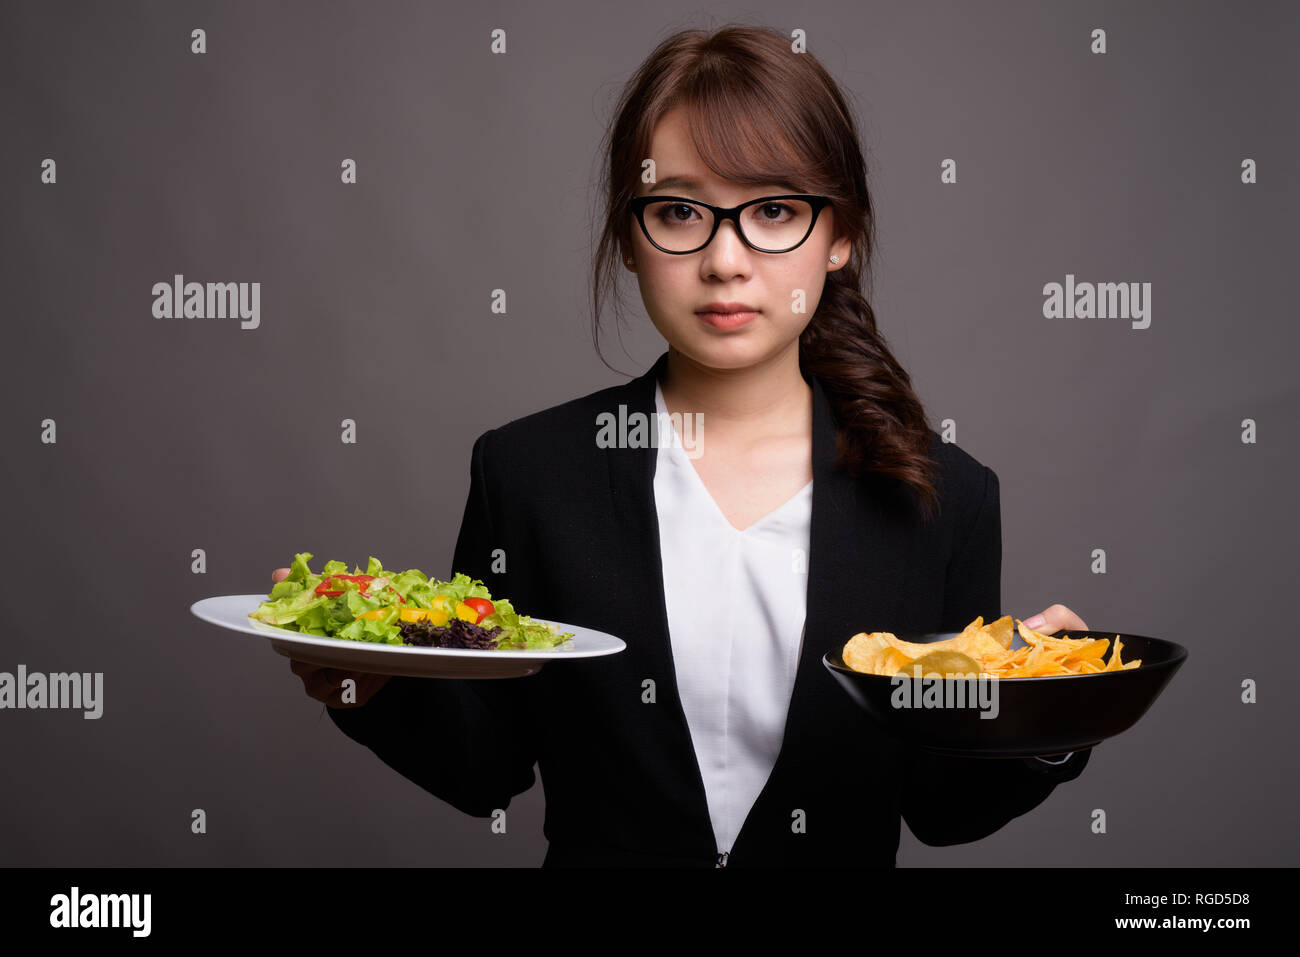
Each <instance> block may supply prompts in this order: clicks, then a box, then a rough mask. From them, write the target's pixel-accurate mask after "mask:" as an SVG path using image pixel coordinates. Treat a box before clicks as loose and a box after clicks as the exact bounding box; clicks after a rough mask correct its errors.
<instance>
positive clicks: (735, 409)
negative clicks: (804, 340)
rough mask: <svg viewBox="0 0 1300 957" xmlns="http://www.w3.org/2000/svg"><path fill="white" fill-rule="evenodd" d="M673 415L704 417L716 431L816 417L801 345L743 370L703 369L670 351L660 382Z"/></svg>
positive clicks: (793, 346)
mask: <svg viewBox="0 0 1300 957" xmlns="http://www.w3.org/2000/svg"><path fill="white" fill-rule="evenodd" d="M659 388H660V391H661V392H662V393H663V396H664V404H665V405H667V406H668V411H669V412H701V413H704V415H705V421H708V422H711V423H713V424H714V426H715V427H716V426H718V425H721V426H724V427H736V428H740V429H743V428H744V427H745V426H746V425H760V424H761V425H762V426H764V427H767V426H769V425H770V424H771V423H772V422H773V420H778V419H787V418H788V419H789V420H791V421H793V422H803V421H804V420H807V419H809V418H810V415H811V411H810V410H811V408H812V387H811V386H810V385H809V384H808V382H807V381H806V380H805V379H804V377H803V375H802V374H801V373H800V371H799V343H798V342H797V341H796V342H792V343H791V344H790V348H788V349H786V350H784V351H783V352H780V353H778V354H777V355H775V356H772V357H771V358H769V359H765V360H763V361H762V362H759V363H756V364H755V365H752V366H746V367H745V368H743V369H713V368H709V367H707V366H702V365H700V364H699V363H698V362H696V361H695V360H693V359H691V358H690V357H689V356H686V355H684V354H683V353H682V352H680V351H678V350H677V349H674V348H672V347H671V346H670V347H669V348H668V363H667V368H666V369H665V371H664V378H663V380H662V381H661V382H660V383H659Z"/></svg>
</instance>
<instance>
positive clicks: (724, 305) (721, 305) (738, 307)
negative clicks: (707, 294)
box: [695, 302, 758, 316]
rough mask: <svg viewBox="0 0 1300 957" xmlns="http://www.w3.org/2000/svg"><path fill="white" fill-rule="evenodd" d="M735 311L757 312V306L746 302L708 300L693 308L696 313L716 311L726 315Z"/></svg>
mask: <svg viewBox="0 0 1300 957" xmlns="http://www.w3.org/2000/svg"><path fill="white" fill-rule="evenodd" d="M737 312H758V307H757V306H751V305H750V304H749V303H747V302H710V303H707V304H705V305H703V306H700V308H699V309H696V310H695V314H696V315H702V314H704V313H717V314H718V315H723V316H726V315H732V314H734V313H737Z"/></svg>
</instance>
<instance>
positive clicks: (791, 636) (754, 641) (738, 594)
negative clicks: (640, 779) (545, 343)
mask: <svg viewBox="0 0 1300 957" xmlns="http://www.w3.org/2000/svg"><path fill="white" fill-rule="evenodd" d="M655 406H656V407H657V410H658V412H659V423H660V428H659V447H658V451H657V453H656V465H655V478H654V494H655V507H656V510H657V511H658V513H659V541H660V546H661V550H662V557H663V573H664V597H665V600H666V602H667V610H668V630H669V637H670V639H671V644H672V652H673V664H674V668H675V671H676V675H677V688H678V691H679V692H680V695H681V701H682V708H683V710H684V711H685V712H686V721H687V724H688V725H689V726H690V731H691V741H692V743H693V744H694V746H695V756H696V759H697V760H698V762H699V765H700V773H701V775H702V776H703V778H704V790H705V794H706V796H707V798H708V805H709V816H710V818H711V819H712V822H713V834H714V837H715V839H716V840H717V846H718V850H719V851H727V852H730V850H731V846H732V844H733V842H734V841H735V840H736V836H737V835H738V834H739V833H740V828H741V825H742V824H744V822H745V818H746V817H748V815H749V811H750V808H751V807H753V804H754V801H755V800H756V799H757V798H758V794H759V792H760V791H762V789H763V786H764V785H765V784H766V783H767V778H768V775H769V774H770V773H771V771H772V765H773V764H774V763H775V762H776V756H777V753H778V752H779V751H780V748H781V739H782V737H783V735H784V731H785V718H786V713H787V712H788V711H789V708H790V694H791V692H792V690H793V688H794V676H795V669H796V667H797V665H798V663H799V652H800V646H801V645H802V643H803V627H804V617H805V613H806V611H807V589H808V574H807V568H808V546H809V528H810V525H811V521H812V482H809V483H808V484H807V485H805V486H804V487H803V488H802V489H801V490H800V491H798V492H797V493H795V495H794V496H793V497H792V498H790V499H788V500H787V501H786V502H785V503H784V504H782V505H780V506H779V507H777V508H776V509H774V510H773V511H771V512H769V513H768V514H767V515H765V516H763V517H762V518H761V519H759V520H758V521H757V522H755V523H754V524H753V525H750V526H749V527H748V528H746V529H744V530H743V531H742V530H739V529H737V528H736V527H735V526H733V525H732V524H731V523H730V522H728V521H727V519H726V516H724V515H723V514H722V510H721V509H720V508H718V505H717V503H716V502H715V501H714V500H713V497H712V496H711V495H710V494H709V491H708V489H707V488H706V487H705V485H704V482H703V480H702V479H701V478H700V476H699V473H698V472H696V471H695V466H694V464H692V461H691V457H690V455H689V454H688V452H690V451H691V447H692V446H693V445H694V443H695V442H697V441H698V439H699V436H698V435H694V436H692V432H691V431H689V430H688V429H686V428H685V427H684V428H683V429H682V433H683V434H685V435H686V436H687V437H688V441H687V443H686V444H687V448H683V447H682V438H681V435H679V434H678V432H677V431H676V429H675V428H674V427H673V425H672V423H671V420H669V419H668V418H667V416H668V407H667V405H666V404H665V403H664V398H663V392H662V391H661V390H660V388H659V385H658V383H656V384H655Z"/></svg>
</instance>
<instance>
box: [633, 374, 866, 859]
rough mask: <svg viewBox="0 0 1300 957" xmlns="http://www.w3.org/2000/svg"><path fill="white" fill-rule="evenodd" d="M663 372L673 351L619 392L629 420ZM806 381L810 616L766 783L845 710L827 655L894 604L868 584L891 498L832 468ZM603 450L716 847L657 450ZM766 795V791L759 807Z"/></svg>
mask: <svg viewBox="0 0 1300 957" xmlns="http://www.w3.org/2000/svg"><path fill="white" fill-rule="evenodd" d="M667 365H668V353H667V352H664V353H663V354H662V355H660V357H659V359H658V360H657V361H656V362H655V364H654V365H653V366H652V367H651V368H650V370H649V371H647V372H646V373H645V374H644V375H641V376H639V377H637V378H636V379H633V380H631V381H630V382H628V383H627V384H626V385H625V386H623V387H622V389H621V390H620V396H626V402H627V406H628V408H627V413H628V414H629V415H631V414H632V413H633V412H642V413H644V414H645V415H646V417H647V419H648V420H651V419H653V418H654V416H655V413H656V406H655V395H654V393H655V384H656V381H657V380H658V378H659V377H660V376H662V374H663V372H664V371H665V370H666V368H667ZM810 382H811V385H812V390H813V443H812V460H813V461H812V466H813V494H812V519H811V527H810V532H809V552H810V554H809V556H808V563H807V569H808V584H807V593H806V594H807V612H806V617H805V625H804V635H803V639H802V642H801V645H800V651H799V662H798V667H797V669H796V671H795V681H794V689H793V692H792V695H791V699H790V707H789V711H788V712H787V715H786V723H785V733H784V736H783V738H782V743H781V749H780V752H779V753H778V755H777V759H776V764H775V766H774V767H773V770H772V774H771V775H770V776H769V778H768V783H769V785H770V783H771V781H772V780H773V779H775V778H777V776H778V772H779V771H780V770H781V768H782V766H783V761H784V759H785V758H786V756H787V752H788V751H789V750H790V748H791V747H792V746H793V748H795V749H796V750H797V749H799V748H800V744H799V743H798V742H799V741H801V740H804V739H806V738H807V737H808V736H809V735H814V736H815V735H816V734H817V733H818V726H819V720H818V714H819V711H822V710H823V709H824V708H825V707H826V700H827V697H828V696H835V701H836V703H838V704H845V703H846V700H847V699H846V698H845V696H844V692H843V690H842V689H840V688H839V687H838V686H837V685H836V684H835V682H834V680H833V679H832V678H831V676H830V675H829V674H828V673H827V672H826V669H825V667H824V666H823V665H822V656H823V655H824V654H825V653H826V652H827V651H828V650H830V649H831V648H837V649H838V648H840V647H842V646H843V644H844V642H845V641H847V640H848V639H849V638H850V637H851V636H852V635H853V634H855V633H856V632H858V631H860V630H862V627H863V623H864V622H870V621H878V620H880V616H881V615H882V614H887V609H888V608H889V607H890V605H891V603H890V602H889V601H887V600H884V599H882V598H880V597H879V596H878V595H876V593H875V591H874V590H873V589H871V588H870V587H867V586H865V585H864V583H868V582H872V581H876V582H879V581H882V580H885V579H886V578H887V577H888V576H887V575H882V574H881V571H882V570H883V565H884V563H885V562H888V561H890V560H891V559H890V555H891V548H890V547H889V544H888V534H889V533H888V529H889V528H890V527H891V526H890V520H889V514H888V511H887V509H886V507H885V505H884V501H885V499H886V498H887V495H886V494H885V493H886V491H887V490H885V489H883V488H880V487H879V485H878V483H877V482H875V481H874V480H872V479H871V478H869V477H868V478H864V479H857V480H855V479H853V478H852V477H850V476H849V475H848V474H847V473H845V472H843V471H841V470H838V469H834V468H833V467H832V465H833V462H834V460H835V457H836V453H837V447H836V437H835V421H834V418H833V413H832V410H831V407H830V403H829V400H828V399H827V396H826V393H825V390H824V389H823V387H822V384H821V382H820V381H818V379H817V378H816V377H815V376H813V377H811V378H810ZM620 401H622V398H620ZM647 442H648V439H647ZM607 451H608V453H609V454H608V457H607V462H608V463H609V469H610V487H611V492H612V494H613V500H614V507H615V513H616V515H615V518H616V520H617V522H618V527H619V528H620V529H622V530H624V531H625V534H626V541H625V543H624V547H625V548H626V549H628V551H627V552H625V553H624V554H625V555H626V556H627V558H628V562H629V564H628V566H627V567H630V568H637V569H642V568H644V569H646V572H647V573H646V574H644V575H636V576H633V578H632V579H631V580H629V581H628V582H627V587H628V589H629V590H631V591H633V593H634V596H633V597H634V599H635V606H636V607H640V608H644V609H645V610H646V613H647V614H648V615H649V616H650V618H651V620H652V622H653V626H652V627H650V628H649V629H647V634H649V635H652V638H651V639H650V640H649V641H648V642H647V647H645V648H643V649H642V651H643V653H644V654H645V655H646V656H647V659H648V661H650V663H651V665H652V666H653V667H654V668H655V671H656V672H657V673H660V674H665V675H668V676H669V684H670V688H669V691H670V695H669V697H670V700H669V701H666V702H663V703H664V704H667V705H668V706H669V708H670V711H671V716H670V722H669V723H670V725H671V728H672V731H671V733H672V735H673V740H672V741H671V742H668V744H669V757H668V760H669V761H670V762H671V764H672V767H671V772H672V773H673V774H674V775H675V776H676V777H677V779H678V781H679V782H680V783H681V784H682V785H683V786H684V787H687V788H689V789H690V793H689V796H688V798H687V800H688V801H689V802H691V803H692V804H694V805H695V808H696V812H697V813H698V815H699V818H700V820H701V821H702V822H703V823H704V825H705V826H706V827H707V829H708V834H709V841H710V842H712V827H711V825H710V824H709V812H708V802H707V798H706V796H705V790H704V779H703V776H702V775H701V774H700V769H699V762H698V761H697V760H696V757H695V748H694V744H693V742H692V741H691V734H690V726H689V725H688V723H687V721H686V713H685V711H684V710H683V709H682V705H681V698H680V694H679V691H678V686H677V676H676V671H675V669H674V663H673V656H672V643H671V640H670V638H669V632H668V613H667V601H666V599H665V596H664V588H663V565H662V553H661V550H660V542H659V521H658V512H657V510H656V507H655V497H654V472H655V464H656V461H657V451H656V449H655V448H654V447H651V446H649V445H648V444H647V445H646V446H642V447H640V448H620V449H610V450H607ZM841 699H845V700H843V701H842V700H841ZM661 701H662V696H661ZM767 791H768V786H767V785H765V786H764V789H763V792H761V793H760V794H759V796H758V800H757V801H755V807H757V806H758V804H759V803H760V802H761V801H762V800H763V796H764V794H766V793H767ZM743 833H744V828H743V827H742V829H741V834H743ZM739 837H740V835H738V836H737V843H739ZM701 840H703V838H702V837H701Z"/></svg>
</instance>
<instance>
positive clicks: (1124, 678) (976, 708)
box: [822, 628, 1187, 758]
mask: <svg viewBox="0 0 1300 957" xmlns="http://www.w3.org/2000/svg"><path fill="white" fill-rule="evenodd" d="M955 634H956V632H949V633H947V634H938V635H905V634H898V635H897V637H898V638H900V639H902V640H903V641H914V642H918V643H929V642H932V641H940V640H942V639H944V638H952V637H954V636H955ZM1116 634H1118V635H1119V637H1120V640H1121V641H1122V642H1123V643H1124V647H1123V648H1122V649H1121V650H1120V654H1121V655H1122V656H1123V659H1124V661H1126V662H1127V661H1129V660H1131V659H1134V658H1140V659H1141V660H1142V664H1141V665H1140V666H1139V667H1137V668H1132V669H1129V670H1128V671H1108V672H1104V673H1102V674H1091V675H1059V676H1056V677H1049V678H1001V679H982V680H981V681H976V680H975V679H971V678H942V679H940V678H925V679H920V680H918V679H915V678H901V679H894V678H890V677H886V676H884V675H865V674H862V673H861V672H857V671H854V670H852V669H851V668H848V667H846V666H845V664H844V660H843V658H842V657H841V653H840V652H839V651H829V652H827V653H826V655H825V656H824V657H823V658H822V663H823V664H824V665H825V666H826V668H827V670H829V671H830V673H831V674H832V675H834V676H835V680H837V681H838V682H839V683H840V684H841V685H842V686H843V687H844V690H845V691H847V692H848V693H849V696H850V697H851V698H853V700H854V701H856V702H857V703H858V704H859V705H861V706H862V708H863V710H864V711H866V712H867V714H868V715H870V716H871V718H872V719H873V720H874V721H876V722H877V723H879V724H880V725H881V726H883V727H884V729H885V730H886V731H887V732H889V733H890V734H891V735H893V736H894V737H896V738H898V739H899V740H901V741H903V742H904V743H906V744H911V745H916V746H918V747H922V748H926V749H927V750H930V751H937V752H939V753H941V754H950V755H959V756H963V757H986V758H1021V757H1034V756H1041V757H1048V756H1050V755H1059V754H1067V753H1069V752H1070V751H1078V750H1080V749H1082V748H1090V747H1093V746H1095V745H1097V744H1100V743H1101V742H1102V741H1104V740H1106V739H1107V738H1113V737H1114V736H1115V735H1117V734H1119V733H1121V732H1123V731H1127V730H1128V729H1129V728H1131V727H1133V725H1134V724H1136V723H1137V721H1138V719H1139V718H1141V717H1142V715H1144V714H1146V711H1147V709H1148V708H1150V707H1151V705H1152V703H1153V702H1154V701H1155V700H1156V698H1157V697H1159V695H1160V692H1161V691H1163V690H1164V687H1165V685H1167V684H1168V683H1169V679H1171V678H1172V677H1173V676H1174V672H1176V671H1177V670H1178V669H1179V668H1180V667H1182V664H1183V662H1184V661H1186V660H1187V649H1186V648H1184V647H1183V646H1182V645H1178V644H1175V643H1174V642H1172V641H1165V640H1164V639H1162V638H1146V637H1144V636H1142V635H1126V634H1124V633H1123V632H1114V631H1105V630H1102V629H1097V628H1094V629H1091V630H1089V631H1058V632H1056V634H1054V635H1053V636H1052V637H1055V638H1084V637H1092V638H1109V639H1110V640H1111V641H1112V642H1113V641H1114V640H1115V635H1116ZM1023 644H1024V642H1023V641H1021V640H1020V636H1019V635H1018V634H1017V635H1016V641H1015V643H1014V644H1013V645H1012V647H1018V646H1020V645H1023ZM1113 647H1114V646H1113V645H1112V646H1111V647H1110V648H1107V649H1106V656H1105V657H1106V658H1107V659H1109V658H1110V654H1111V650H1112V649H1113ZM958 685H962V686H964V687H962V688H958V687H957V686H958ZM979 685H983V688H980V687H979ZM958 691H960V692H962V697H957V696H956V694H957V692H958ZM927 693H928V695H929V699H928V700H929V703H928V704H927V703H926V702H927V697H926V695H927ZM941 695H942V696H943V697H942V701H943V703H944V706H936V699H939V698H940V696H941ZM995 711H996V716H992V715H993V714H994V712H995ZM986 714H987V715H990V716H991V717H984V716H983V715H986Z"/></svg>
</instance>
